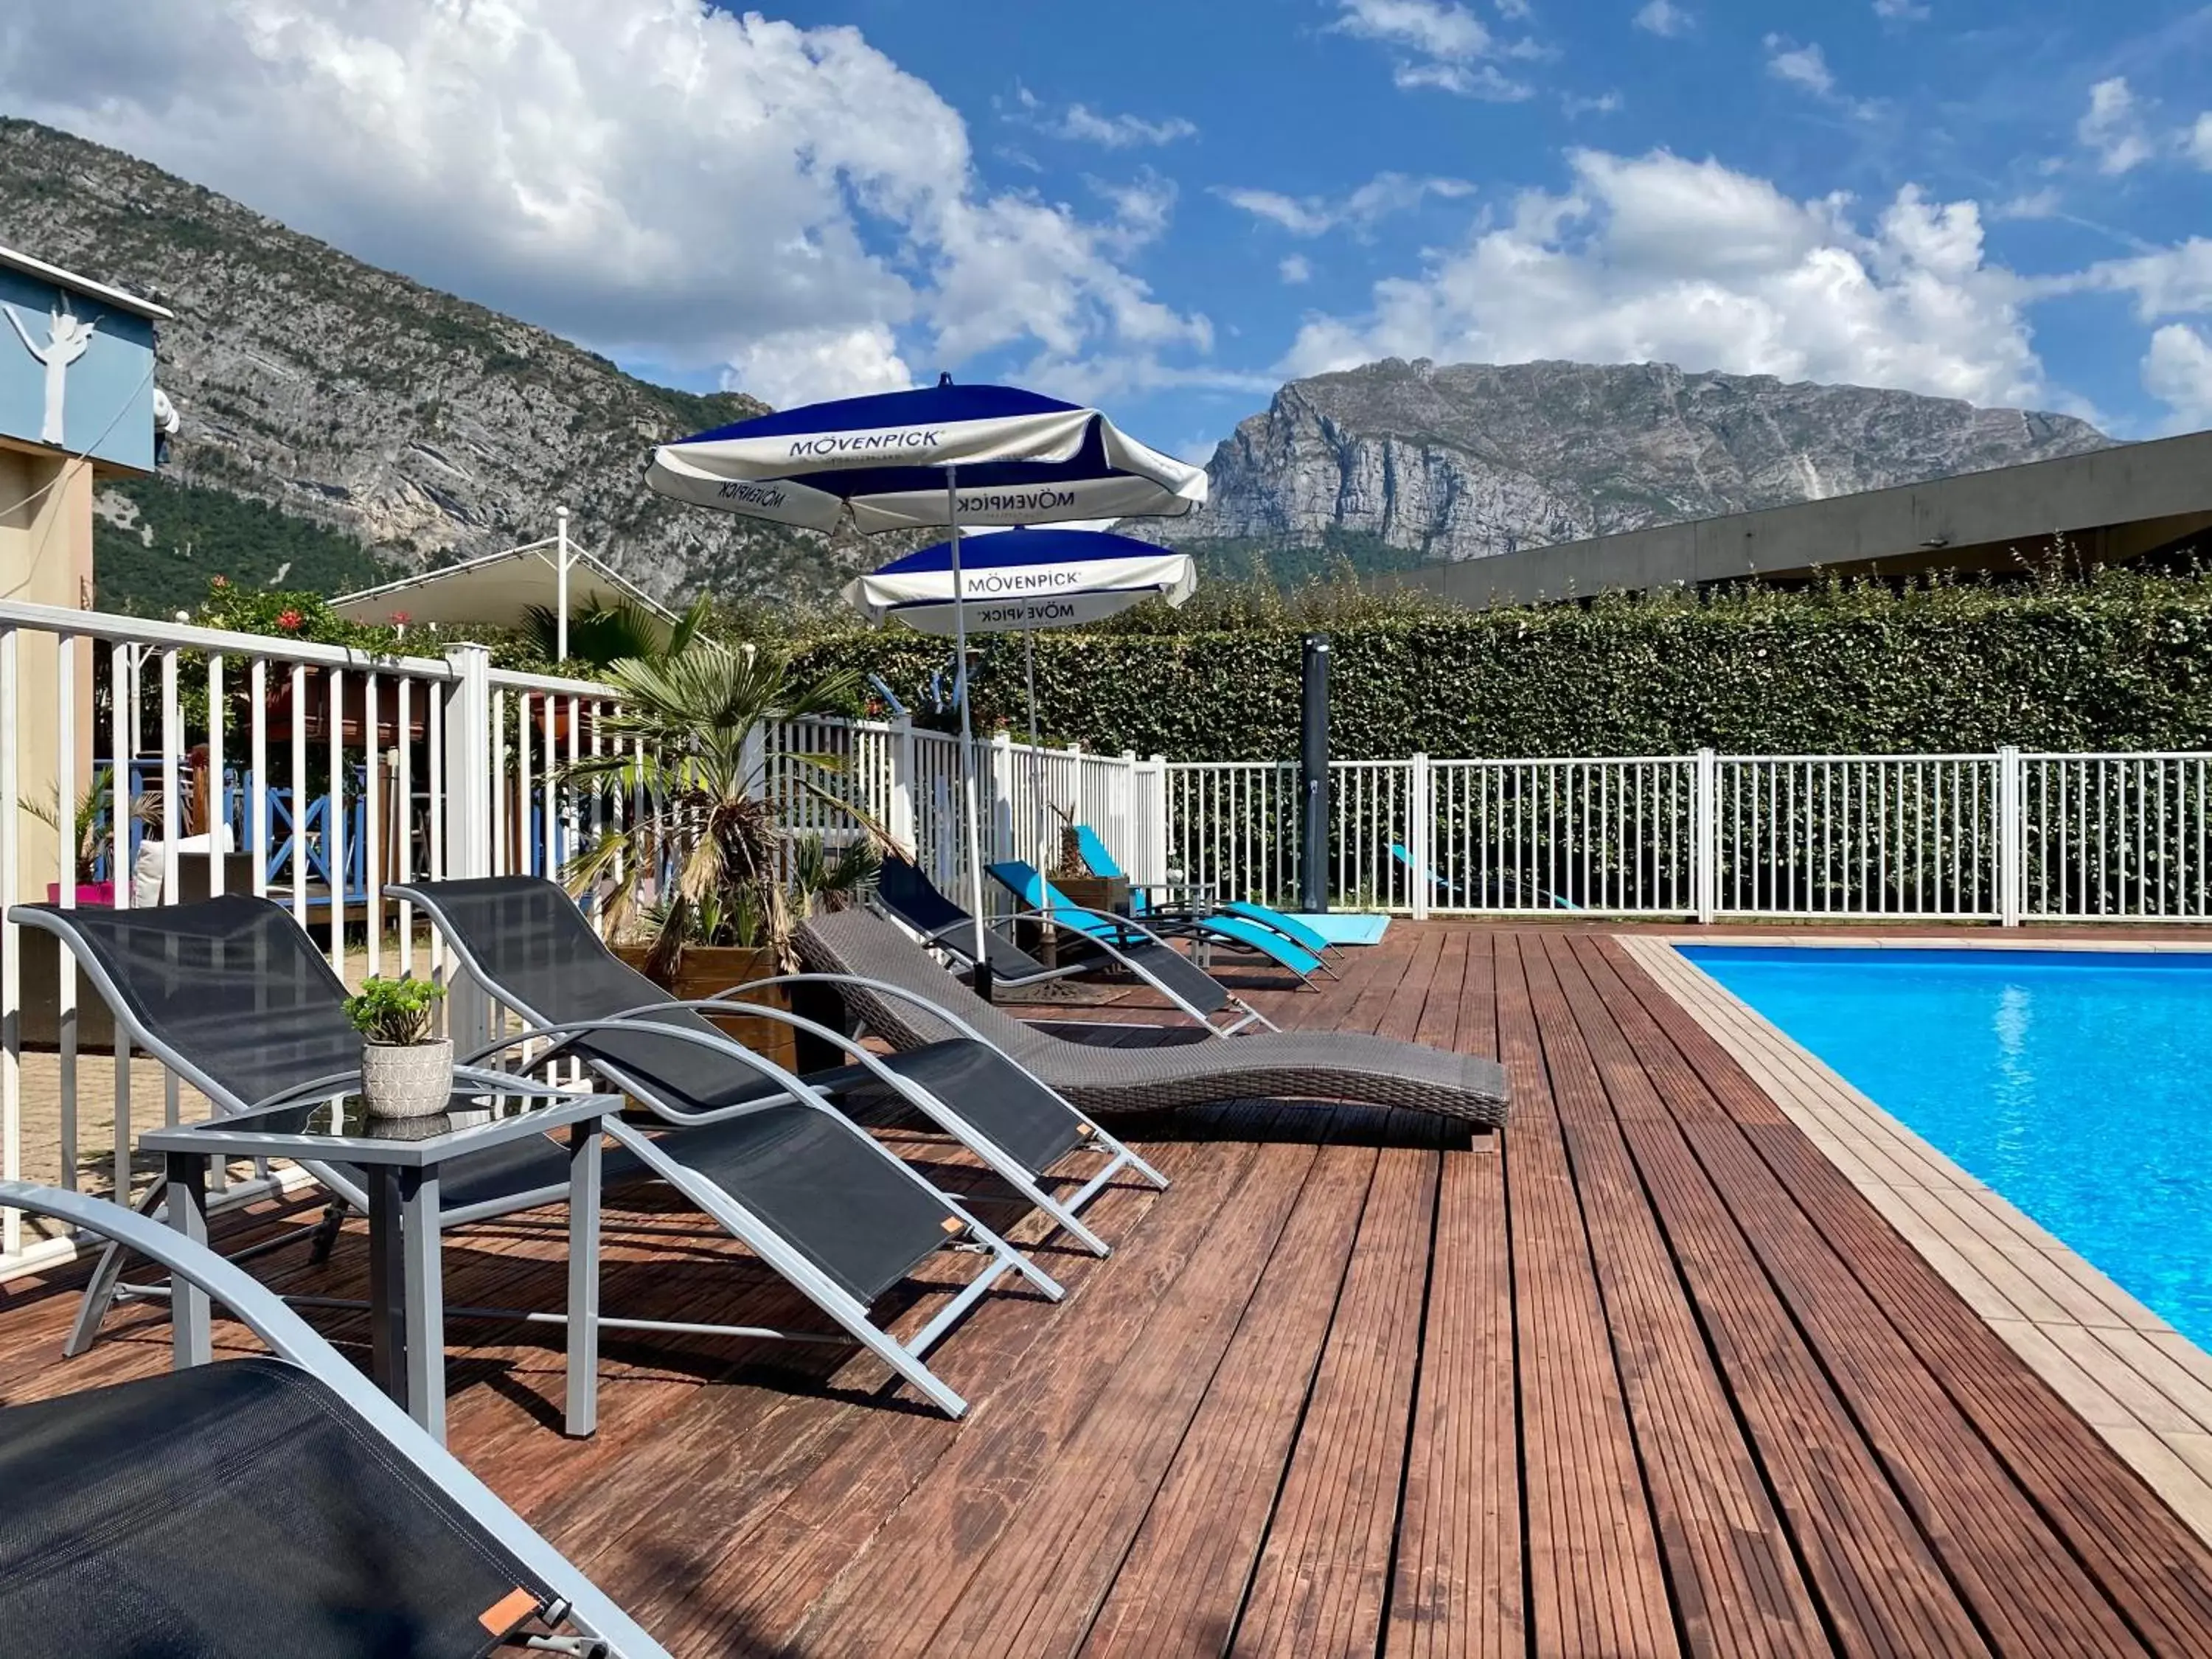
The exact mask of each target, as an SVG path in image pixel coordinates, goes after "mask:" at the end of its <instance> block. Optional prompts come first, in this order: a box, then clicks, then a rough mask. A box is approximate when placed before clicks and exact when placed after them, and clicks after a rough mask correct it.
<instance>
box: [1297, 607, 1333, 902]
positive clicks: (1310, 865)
mask: <svg viewBox="0 0 2212 1659" xmlns="http://www.w3.org/2000/svg"><path fill="white" fill-rule="evenodd" d="M1299 684H1300V690H1301V693H1302V696H1301V698H1300V708H1299V718H1298V784H1299V793H1300V797H1301V799H1300V801H1299V806H1300V818H1299V823H1298V908H1300V909H1302V910H1306V911H1310V912H1312V913H1313V914H1315V915H1319V914H1321V913H1322V912H1323V911H1325V910H1327V909H1328V635H1326V634H1309V635H1306V641H1305V657H1304V661H1303V663H1302V664H1301V665H1300V675H1299Z"/></svg>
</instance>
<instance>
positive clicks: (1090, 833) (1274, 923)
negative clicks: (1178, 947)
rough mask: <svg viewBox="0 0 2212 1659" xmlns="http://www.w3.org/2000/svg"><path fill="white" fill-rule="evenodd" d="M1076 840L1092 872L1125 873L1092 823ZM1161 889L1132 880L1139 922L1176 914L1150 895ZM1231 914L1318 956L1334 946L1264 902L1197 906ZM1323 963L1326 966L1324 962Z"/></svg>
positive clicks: (1207, 913)
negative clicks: (1152, 917)
mask: <svg viewBox="0 0 2212 1659" xmlns="http://www.w3.org/2000/svg"><path fill="white" fill-rule="evenodd" d="M1075 843H1076V846H1077V848H1079V850H1080V851H1081V853H1082V854H1083V861H1084V862H1085V864H1087V865H1089V866H1091V874H1093V875H1096V876H1119V875H1121V874H1122V873H1123V872H1122V869H1121V864H1120V862H1119V861H1118V860H1116V859H1115V856H1114V854H1112V853H1111V852H1109V851H1108V850H1107V847H1106V842H1105V839H1104V837H1103V836H1100V835H1099V833H1098V832H1097V830H1096V829H1092V828H1091V826H1090V825H1089V824H1087V823H1079V824H1077V825H1076V826H1075ZM1160 890H1162V889H1160V888H1158V887H1157V886H1154V885H1152V884H1145V883H1139V882H1132V883H1130V884H1129V914H1130V915H1133V916H1134V917H1136V918H1137V919H1138V920H1139V921H1143V920H1144V919H1145V918H1146V917H1147V916H1149V915H1153V914H1154V913H1155V912H1156V910H1158V911H1161V912H1162V913H1163V914H1167V915H1173V914H1175V910H1174V908H1173V907H1158V906H1155V905H1154V904H1153V903H1152V900H1151V895H1152V893H1153V892H1157V891H1160ZM1230 916H1234V917H1236V918H1237V919H1238V920H1240V921H1249V922H1251V923H1252V924H1254V925H1255V927H1265V928H1266V929H1267V930H1268V932H1270V933H1279V934H1281V935H1282V937H1283V938H1285V939H1288V940H1289V941H1290V942H1291V944H1293V945H1297V947H1298V949H1300V950H1301V951H1305V952H1306V953H1307V954H1308V955H1309V956H1311V957H1315V958H1316V959H1322V958H1324V957H1326V956H1327V955H1328V951H1331V950H1332V949H1334V945H1332V943H1331V941H1330V940H1329V939H1328V936H1327V935H1325V934H1323V933H1322V932H1321V931H1320V930H1319V929H1317V928H1316V927H1312V926H1311V925H1310V924H1309V923H1306V922H1303V921H1299V920H1298V919H1297V917H1296V916H1292V915H1285V914H1284V913H1283V912H1282V911H1280V910H1277V909H1273V908H1269V907H1268V906H1267V905H1264V904H1249V903H1247V902H1244V901H1243V900H1242V899H1231V900H1230V901H1229V902H1226V903H1223V902H1214V901H1209V902H1206V903H1205V904H1204V905H1203V906H1200V907H1199V908H1198V912H1197V919H1199V920H1202V921H1214V920H1218V919H1220V918H1223V917H1230ZM1324 966H1326V963H1324Z"/></svg>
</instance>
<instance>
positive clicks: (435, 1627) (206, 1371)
mask: <svg viewBox="0 0 2212 1659" xmlns="http://www.w3.org/2000/svg"><path fill="white" fill-rule="evenodd" d="M0 1493H4V1494H5V1497H4V1498H0V1632H7V1634H8V1638H9V1639H8V1641H7V1643H6V1644H5V1645H6V1646H7V1648H8V1650H9V1651H10V1652H11V1653H13V1652H20V1653H23V1654H31V1653H34V1652H35V1653H40V1654H54V1655H64V1654H65V1655H68V1656H70V1659H146V1656H149V1655H160V1656H161V1659H289V1656H295V1655H296V1656H299V1659H386V1656H392V1655H408V1656H416V1655H430V1654H437V1655H482V1654H487V1653H489V1652H491V1651H493V1650H494V1649H495V1646H496V1637H495V1634H494V1633H493V1632H487V1630H486V1629H485V1628H484V1626H483V1625H481V1624H479V1623H478V1622H477V1618H478V1615H479V1614H481V1613H484V1612H486V1611H487V1610H489V1608H491V1607H494V1606H495V1605H496V1604H498V1603H499V1602H501V1601H503V1600H504V1599H505V1598H507V1596H509V1595H512V1594H513V1592H514V1591H515V1590H516V1589H526V1590H527V1591H528V1592H529V1593H530V1594H531V1595H532V1597H534V1598H536V1599H537V1600H538V1601H541V1602H542V1601H544V1600H545V1599H546V1595H545V1590H544V1586H543V1585H542V1584H540V1583H538V1582H537V1581H536V1580H535V1579H534V1578H533V1577H532V1576H531V1575H530V1574H529V1573H528V1572H526V1571H525V1570H524V1569H523V1568H521V1567H520V1565H518V1564H517V1563H516V1562H515V1561H514V1560H513V1559H512V1558H511V1557H510V1556H509V1555H508V1554H507V1552H506V1551H505V1550H504V1549H502V1548H501V1547H500V1546H499V1545H498V1544H497V1543H496V1542H495V1541H493V1539H492V1538H491V1537H490V1536H489V1534H486V1533H485V1532H484V1531H483V1528H480V1527H478V1526H477V1524H476V1523H475V1522H473V1521H472V1520H471V1518H470V1517H469V1516H467V1514H465V1512H464V1511H462V1510H460V1509H459V1507H458V1506H457V1505H455V1504H453V1502H452V1500H450V1499H449V1498H447V1497H446V1496H445V1495H444V1494H443V1493H441V1492H438V1491H437V1490H436V1489H435V1488H434V1487H432V1486H430V1485H429V1484H428V1482H427V1481H425V1480H422V1478H421V1477H419V1476H418V1475H416V1473H415V1472H414V1470H413V1469H412V1468H410V1466H409V1465H407V1464H405V1463H404V1462H402V1461H401V1460H400V1459H398V1458H397V1457H395V1456H394V1455H392V1450H391V1449H390V1447H389V1446H388V1445H387V1444H386V1443H385V1442H384V1441H382V1440H381V1439H380V1438H379V1437H377V1436H376V1434H375V1433H374V1431H371V1430H370V1429H368V1427H367V1426H366V1425H363V1424H362V1422H361V1421H360V1419H357V1418H356V1417H355V1416H354V1415H353V1414H352V1413H350V1412H349V1411H347V1410H346V1408H345V1407H343V1405H341V1404H340V1403H339V1402H338V1401H337V1397H336V1396H335V1395H331V1393H330V1392H329V1391H328V1390H327V1389H325V1388H324V1387H323V1386H322V1385H321V1384H320V1383H318V1382H316V1381H315V1380H314V1379H313V1377H311V1376H308V1375H307V1373H306V1372H305V1371H302V1370H300V1369H299V1368H298V1367H296V1366H294V1365H291V1364H286V1363H285V1362H283V1361H282V1360H276V1359H240V1360H235V1361H226V1362H225V1363H223V1364H216V1365H203V1366H199V1367H197V1368H195V1369H193V1370H185V1371H178V1372H173V1373H171V1374H168V1375H166V1376H154V1377H148V1378H145V1379H143V1381H139V1382H135V1383H118V1384H115V1385H113V1386H112V1387H108V1388H102V1389H92V1390H90V1391H88V1392H86V1393H82V1394H76V1395H69V1396H67V1397H65V1398H63V1399H59V1400H50V1401H41V1402H40V1403H38V1404H34V1405H27V1406H11V1407H6V1408H5V1409H0ZM499 1634H504V1632H499Z"/></svg>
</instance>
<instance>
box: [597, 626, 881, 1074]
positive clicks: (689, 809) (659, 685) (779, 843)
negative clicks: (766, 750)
mask: <svg viewBox="0 0 2212 1659" xmlns="http://www.w3.org/2000/svg"><path fill="white" fill-rule="evenodd" d="M604 678H605V680H606V683H607V684H609V685H611V686H612V687H613V688H614V689H615V691H616V693H617V707H616V708H615V710H614V711H613V712H611V713H607V714H602V715H601V716H600V720H599V724H600V730H601V731H602V732H605V735H606V737H607V738H608V739H609V740H610V741H609V743H608V745H607V750H606V751H605V752H604V753H601V754H598V755H587V756H580V757H578V758H577V759H575V760H574V761H572V762H570V763H568V765H567V766H566V767H565V768H563V769H562V777H563V778H564V779H567V780H573V781H575V782H576V783H577V784H579V785H580V786H582V787H586V788H592V789H598V790H601V791H604V792H605V793H607V794H608V795H609V796H610V797H611V798H613V799H614V800H615V801H616V802H617V804H618V805H620V806H621V807H622V808H623V809H628V808H629V806H630V805H631V804H632V803H642V805H638V806H637V807H636V809H635V810H634V811H633V810H618V811H614V812H611V813H610V814H609V815H608V818H609V821H610V827H609V828H608V829H607V831H606V833H605V835H603V836H601V837H600V838H599V840H598V841H597V842H594V843H592V845H589V846H587V847H586V848H583V849H582V851H580V853H579V854H577V855H576V857H575V858H574V859H573V860H571V861H570V863H569V866H568V872H567V873H568V884H569V887H570V890H572V891H574V892H575V893H577V894H579V895H584V894H591V895H593V896H594V897H595V902H596V903H597V904H598V905H599V907H600V908H601V911H602V914H604V915H605V917H606V919H607V923H608V938H609V939H610V941H611V943H612V945H613V947H614V949H615V951H616V954H617V955H618V956H620V957H622V958H623V960H624V961H625V962H627V963H629V964H630V966H632V967H634V968H635V969H638V970H639V971H640V972H641V973H643V974H644V975H646V976H647V978H648V979H651V980H653V981H654V982H655V983H657V984H659V985H662V986H664V987H667V988H668V989H669V990H670V991H671V992H672V993H673V994H675V995H677V996H678V997H680V998H682V999H684V1000H687V1001H688V1000H701V999H704V998H708V997H712V996H714V995H717V994H720V993H721V992H724V991H726V990H729V989H731V988H732V987H735V986H738V985H742V984H744V983H746V982H748V981H752V980H757V979H765V978H768V977H769V976H771V975H776V974H781V973H787V972H789V971H791V970H792V969H793V968H794V967H795V966H796V962H795V960H794V958H793V956H792V954H791V932H792V928H793V926H794V925H795V922H796V921H797V920H798V919H799V915H803V913H804V908H805V905H806V904H807V903H809V902H811V897H812V896H816V895H819V896H824V897H827V896H828V895H827V890H828V889H829V887H831V886H834V885H835V884H836V882H837V881H839V880H841V879H842V880H848V881H853V882H857V881H860V880H863V879H865V875H864V873H863V872H864V870H865V868H866V856H865V855H863V854H848V855H843V856H840V857H836V858H832V857H829V856H827V855H826V854H825V853H824V850H823V848H822V847H821V845H820V842H819V841H818V839H817V840H815V841H814V842H811V844H809V843H807V842H803V841H802V842H799V843H797V844H794V843H793V840H792V838H791V837H790V836H789V835H788V834H787V831H786V829H785V828H784V825H783V823H782V821H781V811H780V810H779V807H778V805H777V803H776V801H775V799H772V798H771V792H770V791H769V788H768V787H767V779H766V777H765V775H764V773H763V750H762V748H761V746H760V745H758V744H756V743H754V742H753V741H752V738H753V734H754V732H756V730H757V729H758V728H759V727H760V726H763V724H764V723H765V722H768V721H770V720H776V719H779V718H786V719H789V718H804V717H806V716H809V715H817V716H818V715H827V714H844V713H846V712H848V711H849V710H850V709H851V708H854V706H855V705H856V703H857V702H858V677H857V676H855V675H852V674H833V675H830V676H829V677H827V678H823V679H820V680H817V681H814V682H812V683H811V684H798V683H795V682H794V681H793V678H792V676H791V673H790V668H789V663H788V659H786V658H785V657H783V656H782V655H781V654H779V653H775V652H772V651H769V650H768V649H765V648H762V647H752V648H746V649H734V650H733V649H732V648H731V647H728V646H726V645H724V644H722V643H721V642H720V641H716V640H711V639H702V638H696V637H690V636H688V635H687V636H686V638H685V641H684V648H682V649H680V650H678V651H676V652H673V653H666V654H659V655H655V656H650V657H642V656H641V657H629V658H623V659H620V660H618V661H617V662H614V663H612V664H611V665H609V666H608V668H607V669H606V671H605V677H604ZM784 759H785V760H786V761H787V762H789V763H795V764H796V766H797V768H798V769H799V772H800V773H801V775H802V781H801V782H800V784H799V787H800V788H801V790H802V791H804V792H805V793H807V794H808V795H810V796H811V797H812V798H813V799H817V800H821V801H825V802H829V803H831V804H833V805H836V806H837V807H838V808H839V809H840V810H841V811H848V812H849V811H852V808H851V807H850V805H848V803H847V802H846V801H844V800H843V799H842V798H841V797H840V796H839V795H838V794H836V793H833V791H832V790H831V789H829V787H826V786H827V785H828V784H829V782H830V781H833V780H834V779H835V778H836V775H838V774H839V773H840V772H841V771H842V762H841V761H839V759H838V758H837V757H835V756H830V755H814V754H793V753H787V754H786V755H785V756H784ZM806 774H811V775H812V776H811V777H810V776H805V775H806ZM817 780H818V781H817ZM855 816H856V817H857V814H855ZM869 850H870V851H871V852H872V850H873V849H872V847H871V848H870V849H869ZM810 876H811V882H810V880H809V879H808V878H810ZM830 902H834V900H831V901H830ZM755 1000H759V1001H762V1002H764V1003H769V1004H772V1005H774V1006H779V1007H788V1006H789V1004H788V1002H787V1000H786V999H785V998H784V997H783V996H781V994H778V993H776V992H775V991H770V992H768V993H763V994H760V995H759V996H757V998H756V999H755ZM716 1024H720V1025H721V1026H722V1027H723V1029H724V1030H727V1031H728V1032H729V1033H730V1034H731V1035H732V1036H734V1037H736V1038H737V1039H738V1041H739V1042H744V1043H746V1044H747V1045H748V1046H750V1047H751V1048H755V1049H756V1050H757V1051H758V1052H760V1053H762V1054H764V1055H766V1056H767V1057H769V1059H771V1060H776V1061H778V1062H779V1063H781V1064H785V1065H789V1064H790V1063H791V1062H792V1060H793V1043H792V1037H791V1028H790V1027H789V1026H787V1025H784V1024H781V1023H780V1022H773V1021H766V1020H748V1019H744V1018H718V1019H717V1020H716Z"/></svg>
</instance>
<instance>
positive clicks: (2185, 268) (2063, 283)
mask: <svg viewBox="0 0 2212 1659" xmlns="http://www.w3.org/2000/svg"><path fill="white" fill-rule="evenodd" d="M2084 289H2089V290H2103V291H2105V292H2107V293H2117V294H2130V295H2134V296H2135V301H2136V316H2138V317H2139V318H2141V319H2142V320H2143V321H2144V322H2147V323H2152V322H2156V321H2157V320H2158V319H2160V318H2161V317H2184V316H2188V315H2191V313H2199V312H2207V311H2212V240H2206V239H2205V238H2203V237H2202V236H2192V237H2191V238H2190V239H2189V240H2187V241H2185V242H2177V243H2176V244H2174V246H2172V247H2165V248H2160V249H2157V250H2156V251H2154V252H2149V253H2138V254H2135V255H2132V256H2130V258H2125V259H2105V260H2100V262H2099V263H2097V264H2093V265H2091V266H2090V267H2089V268H2088V269H2087V270H2085V271H2081V272H2079V273H2078V274H2075V275H2073V276H2058V277H2052V278H2048V279H2045V281H2044V282H2043V283H2040V284H2039V291H2040V292H2043V293H2046V294H2072V293H2080V292H2081V291H2082V290H2084Z"/></svg>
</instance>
